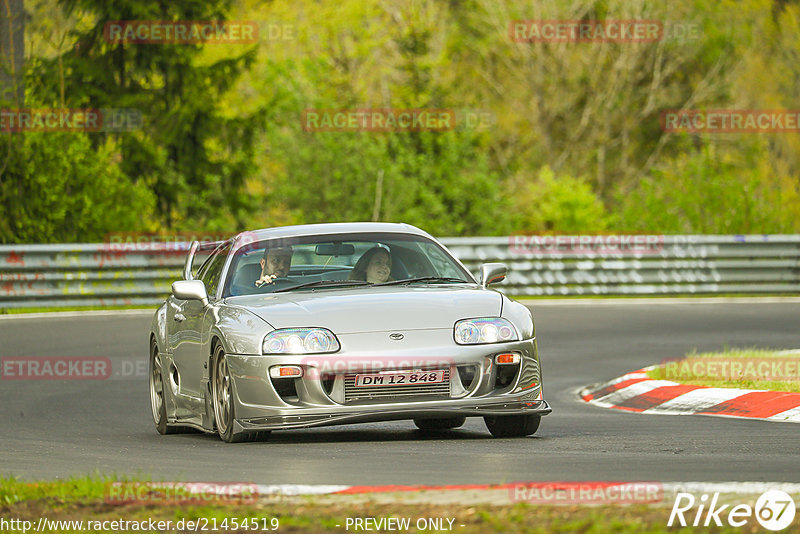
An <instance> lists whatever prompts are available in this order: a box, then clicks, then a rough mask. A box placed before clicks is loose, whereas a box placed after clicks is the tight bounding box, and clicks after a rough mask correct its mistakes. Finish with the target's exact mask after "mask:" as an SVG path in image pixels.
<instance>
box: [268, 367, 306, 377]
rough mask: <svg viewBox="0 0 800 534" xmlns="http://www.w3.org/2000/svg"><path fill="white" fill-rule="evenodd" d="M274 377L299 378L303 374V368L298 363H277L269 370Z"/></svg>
mask: <svg viewBox="0 0 800 534" xmlns="http://www.w3.org/2000/svg"><path fill="white" fill-rule="evenodd" d="M269 376H271V377H272V378H299V377H301V376H303V368H302V367H298V366H297V365H277V366H275V367H272V368H271V369H270V370H269Z"/></svg>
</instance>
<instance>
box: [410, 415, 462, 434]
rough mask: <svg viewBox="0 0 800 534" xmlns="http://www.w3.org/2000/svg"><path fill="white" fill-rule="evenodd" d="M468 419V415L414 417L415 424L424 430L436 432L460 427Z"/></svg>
mask: <svg viewBox="0 0 800 534" xmlns="http://www.w3.org/2000/svg"><path fill="white" fill-rule="evenodd" d="M466 421H467V418H466V417H440V418H438V419H414V424H415V425H417V428H419V429H420V430H422V431H423V432H436V431H439V430H450V429H451V428H458V427H460V426H462V425H463V424H464V423H465V422H466Z"/></svg>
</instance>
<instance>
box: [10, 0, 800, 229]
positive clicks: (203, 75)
mask: <svg viewBox="0 0 800 534" xmlns="http://www.w3.org/2000/svg"><path fill="white" fill-rule="evenodd" d="M3 1H4V2H5V4H6V5H7V4H8V0H3ZM24 9H25V13H26V23H25V36H24V43H25V45H24V46H25V49H24V56H25V59H24V66H22V68H23V73H24V89H23V93H24V103H22V105H20V102H19V99H18V98H17V100H16V101H15V99H14V97H13V95H12V96H9V94H8V93H6V94H5V95H4V97H3V98H4V101H3V102H2V103H0V104H2V105H0V107H2V108H4V109H15V108H20V107H25V108H37V109H41V108H70V109H80V108H124V109H133V110H137V112H139V113H141V117H142V121H141V124H140V125H138V126H137V127H136V128H135V129H133V130H132V131H122V132H110V131H104V132H74V131H72V132H8V131H4V132H0V243H46V242H97V241H102V240H104V239H107V236H108V235H109V234H111V233H114V232H151V233H161V234H169V233H178V232H180V233H184V234H185V233H205V234H209V233H213V234H215V235H221V234H226V233H234V232H238V231H241V230H245V229H253V228H263V227H270V226H277V225H287V224H302V223H315V222H336V221H370V220H379V221H391V222H406V223H410V224H414V225H417V226H420V227H422V228H423V229H425V230H427V231H428V232H430V233H431V234H433V235H436V236H442V237H444V236H467V235H510V234H521V233H575V234H577V233H634V232H635V233H645V232H647V233H658V234H686V233H706V234H726V233H800V135H798V134H797V133H724V134H723V133H719V134H708V133H697V134H693V133H670V132H665V131H664V130H663V129H662V126H661V124H660V116H661V113H662V111H664V110H669V109H739V110H747V109H757V110H758V109H768V110H798V109H800V67H799V65H800V5H798V2H797V1H794V0H741V1H738V0H737V1H733V0H719V1H715V0H709V1H701V0H681V1H675V2H646V1H644V0H596V1H590V0H566V1H560V2H550V1H538V2H520V1H519V0H450V1H445V0H409V1H402V2H400V1H390V0H339V1H336V2H333V1H330V2H322V1H317V0H293V1H291V2H284V1H273V2H264V1H257V0H180V1H178V0H175V1H163V0H114V1H113V2H108V1H107V0H25V2H24ZM531 19H533V20H608V19H616V20H630V19H644V20H657V21H661V22H663V25H664V28H665V35H664V37H663V38H661V39H659V40H657V41H655V42H617V43H609V42H590V43H579V42H534V43H531V42H517V41H515V40H513V39H512V38H511V35H510V33H509V25H510V24H511V23H512V21H515V20H531ZM124 20H162V21H163V20H194V21H207V20H229V21H254V22H256V23H257V24H258V26H259V28H260V32H259V39H258V40H257V42H255V43H250V44H247V43H245V44H222V43H206V44H119V43H113V42H109V40H108V39H106V38H105V36H104V33H103V30H104V27H105V25H106V23H107V22H109V21H124ZM4 67H6V69H8V65H4ZM364 108H366V109H386V108H391V109H446V110H453V111H454V113H455V114H456V116H457V118H458V125H457V127H456V128H454V129H452V130H447V131H421V132H412V131H398V132H373V131H358V132H319V131H308V130H307V129H304V128H303V123H302V117H303V112H304V111H305V110H309V109H311V110H315V109H316V110H352V109H364Z"/></svg>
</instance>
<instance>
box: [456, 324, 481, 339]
mask: <svg viewBox="0 0 800 534" xmlns="http://www.w3.org/2000/svg"><path fill="white" fill-rule="evenodd" d="M480 338H481V331H480V330H478V327H477V326H475V324H474V323H471V322H469V321H465V322H463V323H460V324H459V325H458V328H457V329H456V339H457V340H458V342H459V343H477V342H478V341H479V340H480Z"/></svg>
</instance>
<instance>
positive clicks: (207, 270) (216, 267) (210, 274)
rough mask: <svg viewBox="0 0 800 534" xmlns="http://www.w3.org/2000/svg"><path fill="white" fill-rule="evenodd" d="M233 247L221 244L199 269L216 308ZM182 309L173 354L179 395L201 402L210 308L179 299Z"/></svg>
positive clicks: (176, 313)
mask: <svg viewBox="0 0 800 534" xmlns="http://www.w3.org/2000/svg"><path fill="white" fill-rule="evenodd" d="M230 248H231V242H226V243H223V244H222V245H220V246H219V247H218V248H217V249H216V250H214V251H213V252H212V253H211V256H209V258H208V259H207V260H206V262H205V263H204V264H203V265H202V267H200V270H199V272H198V279H200V280H202V281H203V283H204V284H205V286H206V293H207V294H208V298H209V302H210V303H211V305H212V306H213V302H214V301H215V300H216V295H217V288H218V286H219V281H220V276H221V274H222V268H223V267H224V266H225V260H226V258H227V257H228V252H229V251H230ZM175 303H176V304H177V305H178V307H179V310H177V311H176V312H175V316H176V317H178V314H180V316H179V317H178V318H179V319H180V320H174V321H173V322H174V323H178V324H179V325H180V326H177V325H176V328H180V329H181V331H182V334H181V336H180V338H181V339H180V340H178V343H177V344H176V345H175V349H174V353H173V363H174V364H175V367H176V369H177V371H178V380H179V382H178V391H179V393H180V395H183V396H186V397H192V398H195V399H200V398H201V397H202V388H201V381H202V378H203V374H204V369H203V364H204V363H205V362H206V361H207V357H208V355H207V354H206V350H205V348H204V345H203V340H204V339H205V337H206V336H207V334H208V332H204V331H203V329H204V327H203V324H204V322H205V321H204V316H205V315H206V314H207V313H208V312H209V307H208V306H203V304H202V303H201V302H200V301H197V300H185V301H182V300H176V301H175Z"/></svg>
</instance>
